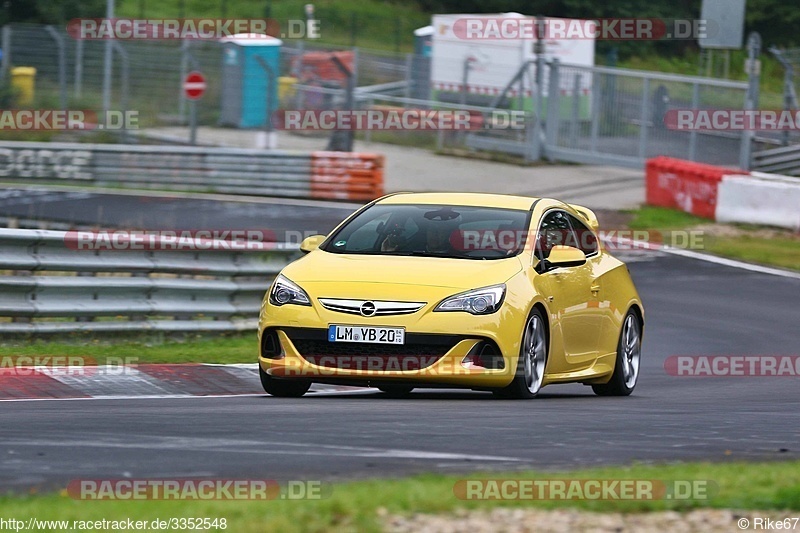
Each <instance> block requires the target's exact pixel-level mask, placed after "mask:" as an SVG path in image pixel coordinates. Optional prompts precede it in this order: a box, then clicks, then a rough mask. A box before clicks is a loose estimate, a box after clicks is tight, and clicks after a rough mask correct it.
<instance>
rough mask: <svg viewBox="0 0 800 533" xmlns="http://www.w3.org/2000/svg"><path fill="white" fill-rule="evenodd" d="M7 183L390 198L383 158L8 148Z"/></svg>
mask: <svg viewBox="0 0 800 533" xmlns="http://www.w3.org/2000/svg"><path fill="white" fill-rule="evenodd" d="M0 181H12V182H20V181H22V182H25V183H32V182H39V183H68V184H73V185H74V184H78V185H85V186H86V185H92V186H107V187H127V188H136V189H158V190H177V191H199V192H219V193H232V194H251V195H267V196H289V197H298V198H336V199H351V200H372V199H374V198H377V197H379V196H381V195H382V194H383V156H380V155H377V154H360V153H328V152H324V151H320V152H292V151H281V150H266V151H265V150H247V149H240V148H208V147H203V148H198V147H188V146H139V145H126V144H81V143H38V142H30V143H28V142H0Z"/></svg>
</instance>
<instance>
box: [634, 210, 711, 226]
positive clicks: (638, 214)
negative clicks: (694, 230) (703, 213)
mask: <svg viewBox="0 0 800 533" xmlns="http://www.w3.org/2000/svg"><path fill="white" fill-rule="evenodd" d="M626 213H630V214H632V215H634V218H633V220H631V221H630V222H628V227H629V228H631V229H661V230H665V229H682V228H687V227H691V226H697V225H699V224H704V223H708V220H706V219H704V218H700V217H696V216H694V215H692V214H689V213H686V212H684V211H678V210H676V209H667V208H666V207H657V206H652V205H645V206H642V207H641V208H639V209H634V210H629V211H626Z"/></svg>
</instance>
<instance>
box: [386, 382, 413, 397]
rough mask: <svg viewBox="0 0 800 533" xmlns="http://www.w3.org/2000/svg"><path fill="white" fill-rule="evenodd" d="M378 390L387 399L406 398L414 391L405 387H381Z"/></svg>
mask: <svg viewBox="0 0 800 533" xmlns="http://www.w3.org/2000/svg"><path fill="white" fill-rule="evenodd" d="M378 390H379V391H381V392H382V393H384V394H385V395H386V396H388V397H389V398H406V397H408V395H409V394H411V391H412V390H414V387H409V386H407V385H381V386H380V387H378Z"/></svg>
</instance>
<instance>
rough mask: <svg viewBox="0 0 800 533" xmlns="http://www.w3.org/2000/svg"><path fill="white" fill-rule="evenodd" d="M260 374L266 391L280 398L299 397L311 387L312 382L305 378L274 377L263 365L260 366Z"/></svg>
mask: <svg viewBox="0 0 800 533" xmlns="http://www.w3.org/2000/svg"><path fill="white" fill-rule="evenodd" d="M258 376H259V377H260V378H261V386H262V387H264V391H265V392H266V393H267V394H269V395H271V396H278V397H279V398H299V397H301V396H302V395H304V394H305V393H306V392H308V389H309V388H311V382H310V381H308V380H305V379H280V378H274V377H272V376H270V375H269V374H267V373H266V372H264V369H263V368H261V365H259V366H258Z"/></svg>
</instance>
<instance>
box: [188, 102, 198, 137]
mask: <svg viewBox="0 0 800 533" xmlns="http://www.w3.org/2000/svg"><path fill="white" fill-rule="evenodd" d="M189 144H191V145H192V146H194V145H195V144H197V100H190V101H189Z"/></svg>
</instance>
